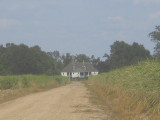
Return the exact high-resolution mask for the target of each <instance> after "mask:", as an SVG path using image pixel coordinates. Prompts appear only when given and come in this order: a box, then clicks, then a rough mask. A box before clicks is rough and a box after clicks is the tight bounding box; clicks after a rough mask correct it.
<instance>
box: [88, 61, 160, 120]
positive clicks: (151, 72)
mask: <svg viewBox="0 0 160 120" xmlns="http://www.w3.org/2000/svg"><path fill="white" fill-rule="evenodd" d="M159 66H160V61H159V60H147V61H145V62H140V63H138V64H137V65H133V66H130V67H124V68H121V69H117V70H114V71H111V72H109V73H103V74H100V75H98V76H95V77H91V78H90V79H89V80H88V81H87V86H88V88H89V90H90V91H91V93H92V94H93V95H94V96H96V97H95V99H96V100H98V101H99V104H100V105H102V106H103V108H104V109H105V108H107V109H106V110H108V108H110V110H111V111H112V113H113V114H114V116H117V117H118V118H122V119H125V120H160V67H159Z"/></svg>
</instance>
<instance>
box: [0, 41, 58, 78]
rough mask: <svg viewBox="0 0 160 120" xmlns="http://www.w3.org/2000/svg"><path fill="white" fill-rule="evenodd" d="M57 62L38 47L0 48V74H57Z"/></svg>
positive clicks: (11, 45)
mask: <svg viewBox="0 0 160 120" xmlns="http://www.w3.org/2000/svg"><path fill="white" fill-rule="evenodd" d="M56 66H57V62H56V61H55V60H54V59H53V58H52V57H50V56H49V55H48V54H47V53H46V52H44V51H42V50H41V48H40V47H39V46H34V47H30V48H29V47H28V46H27V45H24V44H20V45H15V44H12V43H7V44H6V47H5V48H4V47H3V46H0V74H1V75H8V74H44V73H47V74H48V73H49V71H50V74H58V72H59V71H58V69H57V68H56Z"/></svg>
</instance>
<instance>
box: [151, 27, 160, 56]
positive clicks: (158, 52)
mask: <svg viewBox="0 0 160 120" xmlns="http://www.w3.org/2000/svg"><path fill="white" fill-rule="evenodd" d="M149 36H150V37H151V40H152V41H154V42H156V46H155V48H154V50H155V51H154V52H155V54H154V56H155V57H158V58H160V25H159V26H156V27H155V31H153V32H151V33H149Z"/></svg>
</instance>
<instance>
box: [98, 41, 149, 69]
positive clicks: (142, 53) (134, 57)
mask: <svg viewBox="0 0 160 120" xmlns="http://www.w3.org/2000/svg"><path fill="white" fill-rule="evenodd" d="M105 57H107V60H106V61H105V62H104V63H101V64H100V65H101V66H102V67H100V68H102V70H103V72H107V71H110V70H113V69H117V68H120V67H124V66H129V65H133V64H136V63H138V62H139V61H143V60H146V59H148V58H151V55H150V52H149V51H148V50H146V49H145V48H144V46H143V45H139V44H138V43H135V42H134V43H133V44H132V45H129V44H127V43H125V42H124V41H116V42H114V44H113V45H111V54H110V55H107V54H105Z"/></svg>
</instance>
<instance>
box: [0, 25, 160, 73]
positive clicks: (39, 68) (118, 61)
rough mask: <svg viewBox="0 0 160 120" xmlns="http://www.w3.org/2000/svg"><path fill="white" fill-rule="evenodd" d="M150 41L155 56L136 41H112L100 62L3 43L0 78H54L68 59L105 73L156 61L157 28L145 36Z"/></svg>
mask: <svg viewBox="0 0 160 120" xmlns="http://www.w3.org/2000/svg"><path fill="white" fill-rule="evenodd" d="M149 36H150V37H151V40H152V41H154V42H155V43H156V47H155V48H154V50H155V53H154V55H153V56H152V55H151V54H150V52H149V50H147V49H145V48H144V46H143V45H140V44H138V43H136V42H134V43H133V44H128V43H126V42H124V41H115V42H114V43H113V44H112V45H111V46H110V48H111V50H110V54H108V53H105V54H104V56H103V57H104V59H103V60H102V59H101V58H100V57H97V58H96V57H95V56H94V55H92V56H87V55H85V54H78V55H71V54H70V53H66V54H61V53H60V52H59V51H57V50H56V51H53V52H45V51H42V50H41V48H40V47H39V46H33V47H28V46H27V45H25V44H20V45H15V44H14V43H7V44H6V45H5V46H3V45H0V75H12V74H47V75H56V74H60V71H61V70H62V69H63V68H64V67H65V66H67V65H68V64H69V63H70V62H71V61H72V60H74V61H77V62H83V61H85V62H90V63H91V64H92V65H93V66H94V67H95V68H97V70H98V71H99V72H100V73H102V72H108V71H111V70H114V69H117V68H120V67H124V66H129V65H132V64H136V63H138V62H139V61H143V60H146V59H151V58H153V57H158V58H160V26H156V28H155V31H153V32H151V33H149Z"/></svg>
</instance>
